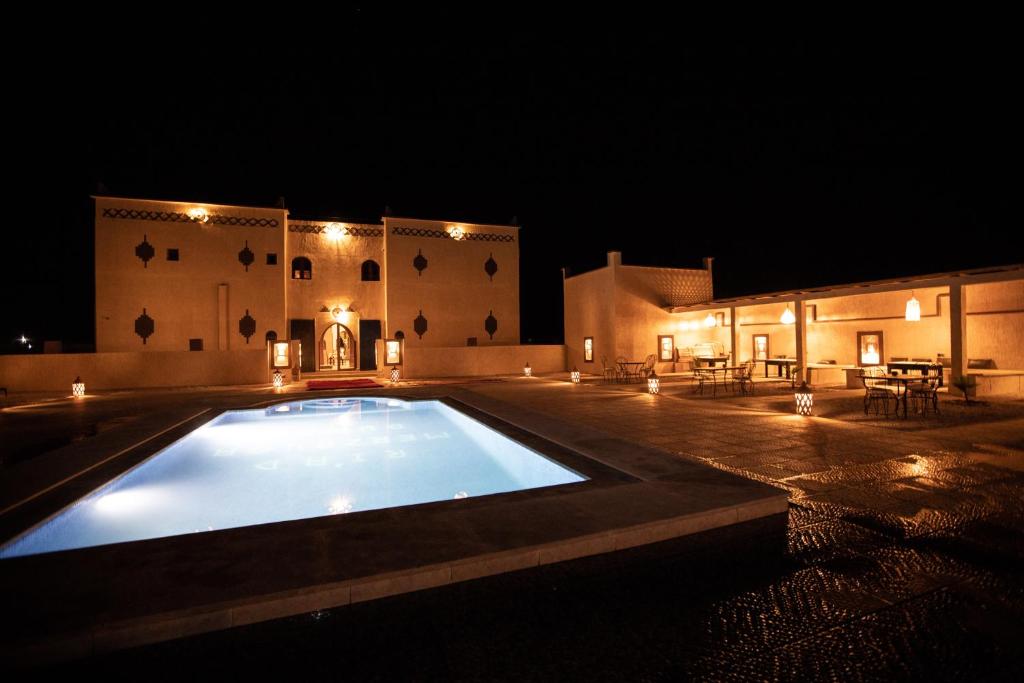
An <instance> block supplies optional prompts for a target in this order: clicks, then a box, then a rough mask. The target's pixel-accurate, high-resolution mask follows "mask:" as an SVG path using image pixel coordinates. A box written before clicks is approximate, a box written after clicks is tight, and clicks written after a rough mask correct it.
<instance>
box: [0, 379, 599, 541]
mask: <svg viewBox="0 0 1024 683" xmlns="http://www.w3.org/2000/svg"><path fill="white" fill-rule="evenodd" d="M585 480H586V477H584V476H582V475H580V474H578V473H577V472H575V471H573V470H570V469H569V468H567V467H565V466H563V465H561V464H559V463H557V462H555V461H553V460H550V459H548V458H547V457H545V456H544V455H541V454H540V453H537V452H535V451H533V450H530V449H528V448H526V447H525V446H523V445H522V444H520V443H518V442H516V441H513V440H512V439H510V438H508V437H506V436H504V435H503V434H500V433H498V432H496V431H494V430H493V429H491V428H490V427H487V426H485V425H483V424H481V423H480V422H477V421H476V420H474V419H472V418H470V417H468V416H466V415H464V414H463V413H460V412H459V411H457V410H455V409H454V408H451V407H449V406H447V405H445V404H443V403H441V402H440V401H401V400H397V399H385V398H324V399H315V400H309V401H295V402H291V403H282V404H277V405H273V406H270V407H269V408H262V409H257V410H235V411H228V412H225V413H223V414H221V415H220V416H218V417H216V418H215V419H213V420H211V421H210V422H208V423H206V424H205V425H203V426H202V427H199V428H198V429H196V430H194V431H192V432H190V433H189V434H187V435H186V436H184V437H183V438H181V439H180V440H178V441H176V442H175V443H173V444H171V445H170V446H168V447H167V448H165V449H163V450H161V451H159V452H158V453H156V454H155V455H153V456H152V457H150V458H149V459H147V460H146V461H144V462H142V463H140V464H139V465H137V466H135V467H133V468H132V469H130V470H128V471H127V472H125V473H124V474H122V475H121V476H119V477H118V478H117V479H114V480H113V481H111V482H109V483H107V484H105V485H104V486H101V487H100V488H98V489H96V490H95V491H93V492H92V493H90V494H88V495H87V496H85V497H83V498H81V499H79V500H78V501H76V502H75V503H73V504H71V505H69V506H68V507H66V508H65V509H63V510H61V511H60V512H58V513H56V514H55V515H54V516H52V517H51V518H49V519H48V520H46V521H44V522H42V523H40V524H39V525H37V526H36V527H34V528H33V529H30V530H28V531H27V532H25V533H23V534H22V535H20V536H18V537H16V538H14V539H12V540H11V541H10V542H8V543H6V544H5V545H3V546H2V547H0V558H7V557H17V556H21V555H34V554H38V553H45V552H52V551H57V550H68V549H71V548H85V547H89V546H97V545H106V544H108V543H121V542H125V541H137V540H142V539H148V538H160V537H165V536H178V535H182V534H190V533H199V532H203V531H212V530H215V529H230V528H236V527H243V526H251V525H254V524H265V523H268V522H280V521H286V520H296V519H306V518H310V517H322V516H327V515H340V514H347V513H352V512H360V511H363V510H376V509H381V508H389V507H398V506H402V505H415V504H418V503H428V502H435V501H442V500H458V499H463V498H468V497H474V496H486V495H490V494H495V493H505V492H509V491H519V490H523V489H533V488H539V487H544V486H556V485H561V484H572V483H577V482H581V481H585ZM453 504H458V503H453Z"/></svg>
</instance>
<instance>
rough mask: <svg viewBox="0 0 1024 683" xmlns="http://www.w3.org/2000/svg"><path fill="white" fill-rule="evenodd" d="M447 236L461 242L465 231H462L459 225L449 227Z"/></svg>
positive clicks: (464, 236) (464, 237)
mask: <svg viewBox="0 0 1024 683" xmlns="http://www.w3.org/2000/svg"><path fill="white" fill-rule="evenodd" d="M448 236H449V237H451V238H452V239H453V240H455V241H456V242H461V241H462V240H464V239H466V231H465V230H463V229H462V226H460V225H449V226H448Z"/></svg>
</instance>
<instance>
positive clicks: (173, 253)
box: [167, 249, 178, 261]
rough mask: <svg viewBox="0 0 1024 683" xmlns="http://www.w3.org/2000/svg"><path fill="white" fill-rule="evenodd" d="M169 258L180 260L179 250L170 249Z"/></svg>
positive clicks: (169, 259) (168, 251)
mask: <svg viewBox="0 0 1024 683" xmlns="http://www.w3.org/2000/svg"><path fill="white" fill-rule="evenodd" d="M167 260H168V261H177V260H178V250H177V249H168V250H167Z"/></svg>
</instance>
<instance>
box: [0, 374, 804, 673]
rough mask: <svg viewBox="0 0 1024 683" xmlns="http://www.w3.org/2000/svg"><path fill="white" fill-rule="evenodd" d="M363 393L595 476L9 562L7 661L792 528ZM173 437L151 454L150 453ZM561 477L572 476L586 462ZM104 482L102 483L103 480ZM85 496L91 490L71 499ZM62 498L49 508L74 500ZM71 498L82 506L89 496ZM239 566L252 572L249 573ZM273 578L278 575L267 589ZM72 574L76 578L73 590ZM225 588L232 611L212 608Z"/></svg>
mask: <svg viewBox="0 0 1024 683" xmlns="http://www.w3.org/2000/svg"><path fill="white" fill-rule="evenodd" d="M368 393H375V394H376V393H380V394H382V395H384V396H386V397H390V398H401V399H403V400H434V399H437V400H442V399H443V400H444V402H445V403H447V404H448V405H452V406H453V407H455V408H456V409H458V410H460V411H462V412H464V413H467V414H469V416H470V417H474V418H476V419H479V416H480V415H486V416H490V417H489V418H488V419H487V423H488V426H490V427H492V428H495V425H496V424H497V425H504V427H503V429H499V431H503V430H509V431H512V432H515V433H516V436H513V438H516V439H517V440H520V441H521V442H524V443H526V445H528V446H529V447H531V448H535V444H547V445H546V446H545V448H546V449H547V451H548V452H545V455H547V456H548V457H553V458H554V459H555V460H556V461H558V462H565V459H566V458H567V456H566V453H573V454H575V455H574V456H573V457H572V458H571V459H573V460H575V459H576V458H584V459H585V461H582V462H585V463H593V462H595V461H596V462H597V464H588V465H587V468H588V470H589V471H588V472H583V473H584V474H586V475H587V476H590V474H591V473H598V475H599V476H597V477H596V478H591V479H590V480H589V481H588V482H581V483H577V484H568V485H562V486H555V487H546V488H542V489H528V490H525V491H518V492H511V493H506V494H497V495H494V496H482V497H477V498H470V499H466V500H465V501H459V502H460V503H465V504H462V505H454V506H453V505H452V501H444V502H439V503H427V504H422V505H416V506H406V507H404V508H390V509H386V510H376V511H367V512H362V513H356V514H353V515H348V516H343V517H341V518H339V517H318V518H311V519H307V520H297V521H292V522H281V523H276V524H268V525H260V526H258V527H242V528H239V529H232V530H224V531H219V532H209V533H205V534H193V535H188V536H179V537H171V538H167V539H153V540H149V541H139V542H133V543H125V544H117V545H113V546H101V547H98V548H86V549H80V550H74V551H66V552H62V553H53V554H48V555H37V556H28V557H24V558H15V559H9V560H4V561H3V562H0V580H2V582H3V585H4V586H5V587H8V589H9V588H10V587H14V586H17V587H18V589H19V590H18V591H17V595H16V596H15V595H12V596H11V597H12V600H10V602H12V603H13V604H12V605H11V609H8V610H5V614H4V618H3V621H2V623H3V624H4V631H5V633H4V636H5V637H4V642H3V645H0V652H3V654H4V657H5V659H11V660H12V661H16V662H19V663H22V664H27V665H31V664H32V663H39V662H46V661H54V660H57V659H67V658H75V657H82V656H88V655H91V654H98V653H102V652H108V651H111V650H116V649H120V648H125V647H132V646H136V645H143V644H147V643H153V642H158V641H161V640H167V639H173V638H179V637H183V636H187V635H194V634H199V633H204V632H208V631H213V630H219V629H224V628H231V627H234V626H241V625H244V624H252V623H256V622H259V621H265V620H268V619H275V618H279V617H286V616H291V615H295V614H302V613H307V612H312V611H317V610H323V609H329V608H333V607H340V606H344V605H348V604H353V603H357V602H362V601H366V600H373V599H377V598H382V597H387V596H393V595H398V594H401V593H406V592H410V591H416V590H423V589H428V588H436V587H439V586H444V585H448V584H451V583H456V582H459V581H467V580H472V579H476V578H481V577H486V576H492V575H495V574H499V573H504V572H509V571H517V570H522V569H529V568H532V567H538V566H541V565H545V564H551V563H554V562H560V561H565V560H572V559H577V558H582V557H587V556H590V555H597V554H601V553H607V552H614V551H617V550H624V549H627V548H635V547H637V546H641V545H647V544H651V543H657V542H660V541H666V540H670V539H673V538H678V537H681V536H686V535H689V534H695V533H698V532H702V531H708V530H711V529H716V528H721V527H725V526H730V525H733V524H737V523H741V522H745V521H750V520H754V519H759V518H766V517H772V516H776V517H779V518H780V524H784V523H785V522H784V516H783V513H785V511H786V508H787V495H786V492H784V491H781V490H779V489H776V488H774V487H770V486H767V485H764V484H760V483H757V482H753V481H750V480H748V479H744V478H742V477H737V476H735V475H731V474H728V473H725V472H722V471H720V470H717V469H714V468H711V467H708V466H706V465H703V464H699V463H696V462H691V461H687V460H685V459H680V458H678V457H677V456H673V455H670V454H668V453H665V452H664V451H659V450H657V449H654V448H650V447H647V446H643V445H640V444H636V443H630V442H626V441H623V440H621V439H616V438H615V437H610V436H607V435H603V434H601V433H598V432H595V431H594V430H590V429H586V428H581V427H578V426H574V425H570V424H567V423H564V422H560V421H558V420H555V419H553V418H547V417H544V416H538V415H537V414H532V415H531V414H530V413H529V411H528V410H525V409H522V408H519V407H517V406H513V405H511V404H506V403H502V402H500V401H495V400H493V399H487V398H485V397H482V396H480V395H477V394H473V393H472V392H469V391H464V390H457V391H454V392H453V391H445V392H441V394H440V395H439V393H438V392H437V391H427V392H411V391H410V392H399V391H387V392H366V391H356V392H332V393H331V394H330V396H343V397H354V396H357V395H361V394H368ZM317 395H319V396H323V397H327V396H328V395H327V394H323V393H318V394H317ZM302 398H306V396H303V397H302ZM293 400H301V399H300V398H297V397H296V396H295V395H283V396H281V397H275V398H274V399H271V400H269V401H263V402H261V403H263V404H269V403H277V402H285V401H293ZM235 403H237V402H235ZM244 407H254V404H253V403H252V401H251V399H250V400H248V401H246V405H244V406H243V405H233V406H224V407H223V409H221V410H211V411H209V414H208V415H204V416H202V417H197V418H193V419H191V420H189V421H187V423H186V424H184V425H183V426H182V427H180V428H179V430H171V431H170V432H168V433H167V435H165V436H167V438H171V437H172V436H173V437H174V439H176V438H180V436H174V435H175V434H176V433H177V431H180V430H186V433H187V431H191V430H193V429H195V428H196V427H197V426H198V424H193V423H194V422H195V420H201V422H200V424H201V423H205V422H206V421H207V420H209V419H213V418H214V417H216V415H218V414H220V412H223V410H232V409H238V408H244ZM474 412H475V413H477V414H473V413H474ZM203 417H205V419H203ZM481 421H483V420H481ZM524 434H525V435H526V436H524ZM174 439H172V440H174ZM165 440H167V439H166V438H164V439H156V440H154V441H153V442H151V443H150V446H151V448H149V449H143V450H146V451H152V452H155V451H157V450H159V449H160V448H162V447H163V446H161V445H159V444H161V443H163V441H165ZM524 440H525V441H524ZM535 450H536V448H535ZM152 452H150V453H149V455H146V454H144V453H142V454H137V455H136V457H131V458H126V459H124V460H123V461H121V462H120V463H118V464H119V465H123V468H122V470H121V471H124V470H126V469H128V468H129V467H131V466H134V465H135V464H137V462H139V461H141V460H144V459H145V458H146V457H149V456H150V455H152ZM541 452H544V451H541ZM552 453H554V455H552ZM595 455H596V456H598V458H600V461H597V459H596V458H595V457H594V456H595ZM139 456H143V457H141V459H140V457H139ZM565 464H567V465H568V466H569V467H572V468H573V469H577V466H578V464H579V462H575V463H565ZM102 469H103V468H97V476H103V473H102V472H100V471H101V470H102ZM578 471H579V470H578ZM88 485H89V484H88V483H87V482H85V481H82V482H78V485H77V486H76V487H72V488H76V489H78V488H82V487H84V486H88ZM93 488H95V487H93ZM89 490H92V489H89ZM62 493H63V494H64V496H63V497H62V496H58V495H53V496H51V500H50V503H51V504H52V503H53V501H59V500H62V499H63V498H66V497H67V495H68V494H67V492H62ZM73 494H74V498H72V500H73V499H76V498H77V497H80V496H79V495H78V493H77V492H73ZM696 494H699V495H696ZM44 498H46V496H44ZM697 498H699V500H697ZM61 507H63V506H61ZM39 512H40V510H39V509H38V508H37V509H36V510H35V513H36V515H38V514H39ZM513 513H514V514H513ZM242 557H244V558H246V560H247V562H239V561H238V560H239V558H242ZM353 562H355V563H356V564H357V565H358V566H355V567H353V566H352V563H353ZM360 562H361V563H362V564H361V565H359V563H360ZM271 570H274V571H276V572H277V574H275V575H273V576H268V574H269V573H272V572H271ZM69 575H74V576H75V577H76V581H71V582H69V581H68V580H67V576H69ZM218 582H220V584H218ZM140 584H141V585H142V586H145V589H142V588H141V586H140ZM212 584H217V585H212ZM220 590H223V592H224V593H225V594H228V595H229V597H228V599H221V600H218V599H216V598H215V597H213V596H216V595H217V594H218V593H219V591H220ZM150 591H152V593H151V592H150ZM12 593H13V591H12ZM57 624H63V625H64V627H63V628H61V627H59V626H57Z"/></svg>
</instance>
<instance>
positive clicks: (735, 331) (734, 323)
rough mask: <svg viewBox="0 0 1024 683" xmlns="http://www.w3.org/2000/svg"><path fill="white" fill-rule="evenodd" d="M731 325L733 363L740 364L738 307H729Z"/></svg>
mask: <svg viewBox="0 0 1024 683" xmlns="http://www.w3.org/2000/svg"><path fill="white" fill-rule="evenodd" d="M729 325H730V327H731V331H730V334H731V346H730V347H729V348H730V349H731V350H732V364H733V365H739V364H740V323H739V321H738V320H737V319H736V307H735V306H732V307H730V308H729Z"/></svg>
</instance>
